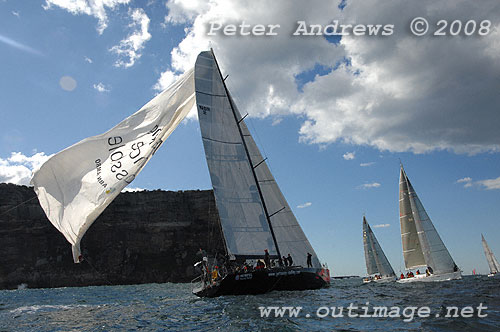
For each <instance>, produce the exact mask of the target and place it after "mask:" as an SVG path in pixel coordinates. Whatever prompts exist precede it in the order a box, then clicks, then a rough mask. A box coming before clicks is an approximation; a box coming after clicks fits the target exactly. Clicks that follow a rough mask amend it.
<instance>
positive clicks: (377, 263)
mask: <svg viewBox="0 0 500 332" xmlns="http://www.w3.org/2000/svg"><path fill="white" fill-rule="evenodd" d="M363 245H364V249H365V260H366V271H367V273H368V275H370V276H371V275H376V276H375V277H374V278H367V279H365V280H364V281H365V282H369V281H372V280H373V281H375V282H384V281H393V280H395V279H396V274H395V273H394V270H393V269H392V266H391V264H390V263H389V260H388V259H387V257H386V256H385V254H384V251H383V250H382V247H380V244H379V243H378V241H377V238H376V237H375V234H373V231H372V229H371V227H370V225H369V224H368V222H367V221H366V218H365V217H364V216H363Z"/></svg>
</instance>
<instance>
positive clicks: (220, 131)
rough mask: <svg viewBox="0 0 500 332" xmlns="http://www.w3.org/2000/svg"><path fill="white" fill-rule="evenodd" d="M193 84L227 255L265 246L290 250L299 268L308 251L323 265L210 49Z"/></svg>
mask: <svg viewBox="0 0 500 332" xmlns="http://www.w3.org/2000/svg"><path fill="white" fill-rule="evenodd" d="M195 87H196V102H197V104H198V118H199V121H200V129H201V135H202V139H203V146H204V148H205V155H206V159H207V164H208V168H209V171H210V177H211V180H212V185H213V188H214V195H215V199H216V203H217V207H218V210H219V216H220V220H221V225H222V229H223V233H224V237H225V240H226V247H227V249H228V253H229V254H230V255H234V256H240V257H243V258H245V257H261V256H262V255H263V253H264V249H268V250H269V254H270V255H277V254H278V252H280V253H281V255H287V254H291V256H292V257H293V260H294V262H296V263H298V264H299V265H303V266H305V265H306V257H307V253H311V255H312V264H313V267H321V264H320V262H319V259H318V258H317V255H316V253H315V252H314V250H313V248H312V246H311V245H310V243H309V241H308V240H307V238H306V236H305V234H304V232H303V231H302V228H301V227H300V225H299V224H298V222H297V220H296V218H295V216H294V215H293V213H292V211H291V209H290V207H289V205H288V203H287V202H286V200H285V198H284V196H283V194H282V193H281V191H280V189H279V187H278V185H277V184H276V181H275V179H274V177H273V176H272V174H271V172H270V171H269V168H268V166H267V164H266V162H265V159H264V158H263V157H262V155H261V153H260V151H259V149H258V148H257V145H256V144H255V141H254V140H253V138H252V136H251V135H250V132H249V131H248V128H247V126H246V125H245V122H244V121H243V118H242V117H241V114H240V113H239V111H238V109H237V108H236V106H235V104H234V102H233V100H232V99H231V96H230V95H228V92H227V90H226V88H225V86H224V83H223V80H222V77H221V74H220V72H219V69H218V67H217V63H216V61H215V58H214V56H213V53H212V52H202V53H200V55H199V56H198V59H197V61H196V66H195ZM270 225H271V226H270ZM276 243H277V247H278V248H276Z"/></svg>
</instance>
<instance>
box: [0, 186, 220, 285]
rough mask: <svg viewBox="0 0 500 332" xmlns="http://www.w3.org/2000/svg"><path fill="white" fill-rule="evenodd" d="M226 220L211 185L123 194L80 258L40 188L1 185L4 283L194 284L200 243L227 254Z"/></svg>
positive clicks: (104, 215)
mask: <svg viewBox="0 0 500 332" xmlns="http://www.w3.org/2000/svg"><path fill="white" fill-rule="evenodd" d="M30 199H31V200H30ZM26 201H27V202H26ZM23 202H25V203H23ZM218 220H219V216H218V213H217V209H216V208H215V200H214V196H213V192H212V191H211V190H204V191H199V190H196V191H180V192H171V191H160V190H157V191H142V192H125V193H121V194H120V195H119V196H118V197H117V198H116V199H115V201H113V203H112V204H111V205H110V206H109V207H108V208H107V209H106V210H105V211H104V212H103V213H102V214H101V216H99V218H98V219H97V220H96V221H95V222H94V224H93V225H92V226H91V227H90V228H89V230H88V231H87V233H86V234H85V236H84V238H83V240H82V243H81V249H82V253H83V256H84V258H85V261H84V262H82V263H80V264H74V263H73V258H72V254H71V246H70V244H69V243H68V242H67V241H66V239H65V238H64V236H63V235H62V234H61V233H59V232H58V231H57V230H56V228H55V227H54V226H52V224H51V223H50V222H49V221H48V219H47V218H46V216H45V213H44V212H43V210H42V208H41V207H40V205H39V203H38V199H37V198H36V195H35V193H34V191H33V188H31V187H26V186H16V185H13V184H5V183H0V289H6V288H16V287H18V286H19V285H22V284H26V285H27V286H28V287H30V288H44V287H62V286H88V285H107V284H133V283H163V282H188V281H190V280H191V279H193V278H194V277H195V272H194V269H193V263H194V262H196V260H197V257H196V252H197V251H198V249H199V248H203V249H205V250H207V252H208V253H209V254H214V253H215V252H219V253H222V252H223V248H222V238H221V233H220V226H219V221H218Z"/></svg>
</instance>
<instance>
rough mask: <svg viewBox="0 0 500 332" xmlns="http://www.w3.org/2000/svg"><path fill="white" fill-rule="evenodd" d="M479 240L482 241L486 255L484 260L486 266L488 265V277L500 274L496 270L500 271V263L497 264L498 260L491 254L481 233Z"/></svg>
mask: <svg viewBox="0 0 500 332" xmlns="http://www.w3.org/2000/svg"><path fill="white" fill-rule="evenodd" d="M481 240H482V242H483V249H484V254H485V255H486V260H487V261H488V266H489V267H490V274H488V277H494V276H500V273H498V271H500V264H498V261H497V259H496V257H495V255H493V252H492V251H491V249H490V247H489V246H488V243H487V242H486V240H485V239H484V236H483V234H481Z"/></svg>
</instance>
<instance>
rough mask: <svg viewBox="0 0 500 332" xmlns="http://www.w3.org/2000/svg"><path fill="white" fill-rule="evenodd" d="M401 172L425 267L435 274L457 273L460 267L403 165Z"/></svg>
mask: <svg viewBox="0 0 500 332" xmlns="http://www.w3.org/2000/svg"><path fill="white" fill-rule="evenodd" d="M401 172H402V174H403V177H404V179H403V180H404V181H405V182H406V188H407V194H406V195H407V196H408V199H409V201H410V207H411V212H412V215H413V221H414V223H415V228H416V230H417V235H418V240H419V243H420V249H421V250H422V254H423V256H424V260H425V265H427V266H430V267H431V268H432V271H433V273H434V274H444V273H452V272H457V271H458V267H457V265H456V264H455V262H454V261H453V258H451V255H450V253H449V252H448V249H447V248H446V246H445V245H444V243H443V241H442V240H441V237H440V236H439V234H438V232H437V231H436V228H435V227H434V224H433V223H432V221H431V219H430V218H429V216H428V215H427V212H426V211H425V209H424V206H423V205H422V202H421V201H420V199H419V198H418V196H417V193H416V192H415V189H413V186H412V184H411V183H410V180H409V179H408V176H407V175H406V173H405V172H404V170H403V166H402V165H401Z"/></svg>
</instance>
